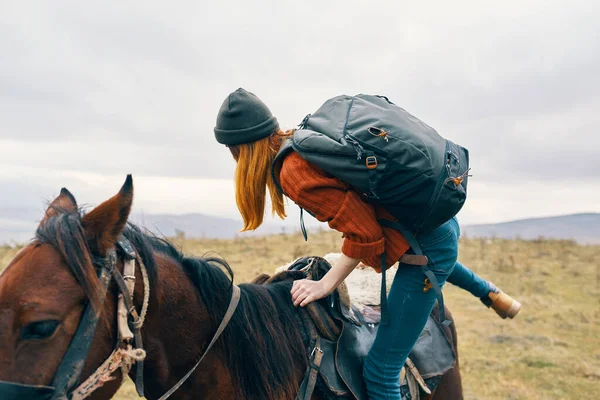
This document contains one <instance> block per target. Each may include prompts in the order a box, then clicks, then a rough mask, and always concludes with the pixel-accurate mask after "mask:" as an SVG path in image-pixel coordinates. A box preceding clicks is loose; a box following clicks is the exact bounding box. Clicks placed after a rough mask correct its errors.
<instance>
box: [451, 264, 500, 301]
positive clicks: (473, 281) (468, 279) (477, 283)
mask: <svg viewBox="0 0 600 400" xmlns="http://www.w3.org/2000/svg"><path fill="white" fill-rule="evenodd" d="M447 281H448V282H449V283H451V284H453V285H455V286H458V287H460V288H461V289H464V290H467V291H469V292H471V294H472V295H473V296H475V297H479V298H481V297H484V296H487V295H488V293H489V292H493V291H495V289H496V288H495V286H494V285H492V284H491V283H490V282H488V281H486V280H485V279H482V278H480V277H479V276H477V275H476V274H475V273H474V272H473V271H471V270H470V269H469V268H467V267H465V266H464V265H462V264H461V263H460V262H459V261H457V262H456V264H455V265H454V269H453V270H452V273H451V274H450V276H448V279H447Z"/></svg>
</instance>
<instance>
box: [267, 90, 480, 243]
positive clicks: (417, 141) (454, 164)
mask: <svg viewBox="0 0 600 400" xmlns="http://www.w3.org/2000/svg"><path fill="white" fill-rule="evenodd" d="M292 150H294V151H296V152H297V153H298V154H299V155H300V156H301V157H302V158H304V159H305V160H307V161H309V162H311V163H313V164H315V165H317V166H318V167H320V168H322V169H323V170H325V171H326V172H327V173H329V174H331V175H333V176H335V177H336V178H338V179H340V180H341V181H343V182H345V183H347V184H349V185H350V186H351V187H352V188H353V189H354V190H356V191H357V192H358V193H361V194H362V196H363V197H364V199H366V200H367V201H369V202H371V203H378V204H381V205H382V206H383V207H384V208H385V209H386V210H387V211H389V212H390V213H391V214H392V215H393V216H394V217H396V218H397V219H398V221H399V222H400V223H401V224H402V225H403V228H404V229H403V230H405V231H408V232H410V233H412V234H413V235H417V234H418V233H420V232H428V231H431V230H433V229H435V228H437V227H439V226H440V225H442V224H443V223H445V222H446V221H448V220H449V219H451V218H452V217H454V216H455V215H456V214H457V213H458V212H459V211H460V209H461V208H462V206H463V204H464V203H465V200H466V197H467V180H468V172H469V152H468V150H467V149H465V148H463V147H461V146H459V145H457V144H455V143H453V142H451V141H450V140H446V139H444V138H443V137H442V136H440V135H439V134H438V133H437V132H436V131H435V129H433V128H432V127H430V126H429V125H427V124H425V123H424V122H422V121H421V120H419V119H418V118H416V117H414V116H412V115H411V114H409V113H408V112H407V111H405V110H404V109H402V108H400V107H398V106H397V105H395V104H394V103H392V102H391V101H389V100H388V98H387V97H384V96H372V95H364V94H359V95H357V96H345V95H342V96H337V97H334V98H331V99H329V100H327V101H326V102H325V103H324V104H323V105H322V106H321V107H320V108H319V109H318V110H317V111H315V112H314V113H313V114H309V115H307V116H306V117H305V118H304V120H303V121H302V123H301V124H300V126H299V129H297V130H296V131H295V132H294V134H293V136H292V137H291V140H288V141H287V142H286V143H285V144H284V146H282V149H281V150H280V152H279V154H278V155H277V156H276V159H275V163H276V162H277V161H278V159H281V158H282V157H283V156H284V155H285V154H287V153H288V152H290V151H292Z"/></svg>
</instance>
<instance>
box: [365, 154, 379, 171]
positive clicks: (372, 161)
mask: <svg viewBox="0 0 600 400" xmlns="http://www.w3.org/2000/svg"><path fill="white" fill-rule="evenodd" d="M365 164H366V165H367V168H368V169H375V168H377V157H375V156H368V157H367V158H366V159H365Z"/></svg>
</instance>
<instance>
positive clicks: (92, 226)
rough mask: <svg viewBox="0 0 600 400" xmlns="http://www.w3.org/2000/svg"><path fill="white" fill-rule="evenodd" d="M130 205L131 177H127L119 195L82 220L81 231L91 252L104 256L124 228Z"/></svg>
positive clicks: (131, 195) (131, 197)
mask: <svg viewBox="0 0 600 400" xmlns="http://www.w3.org/2000/svg"><path fill="white" fill-rule="evenodd" d="M132 203H133V179H132V178H131V175H127V179H126V180H125V183H124V184H123V187H121V190H120V191H119V193H117V194H116V195H115V196H113V197H111V198H110V199H108V200H106V201H105V202H104V203H102V204H100V205H99V206H98V207H96V208H94V209H93V210H92V211H90V212H89V213H87V214H86V215H85V216H84V217H83V218H82V220H81V222H82V225H83V229H84V231H85V234H86V236H87V238H88V240H89V243H90V246H91V248H92V251H96V252H98V253H99V254H100V255H104V254H106V251H107V250H108V249H110V248H111V247H112V246H113V245H114V244H115V242H116V241H117V239H118V238H119V235H120V234H121V232H122V231H123V228H125V224H126V223H127V219H128V218H129V213H130V212H131V205H132Z"/></svg>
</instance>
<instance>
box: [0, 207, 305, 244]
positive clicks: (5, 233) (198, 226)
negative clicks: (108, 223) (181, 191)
mask: <svg viewBox="0 0 600 400" xmlns="http://www.w3.org/2000/svg"><path fill="white" fill-rule="evenodd" d="M42 215H43V211H42V210H38V209H32V208H18V207H11V208H0V244H2V243H11V242H14V243H23V242H26V241H28V240H30V239H31V238H32V237H33V235H34V233H35V228H36V226H37V224H38V223H39V220H40V219H41V217H42ZM131 221H132V222H134V223H136V224H139V225H141V226H143V227H145V228H147V229H149V230H151V231H153V232H155V233H157V234H159V235H163V236H175V235H177V234H178V233H183V234H184V235H185V236H186V237H195V238H203V237H206V238H213V239H231V238H233V237H235V236H236V235H237V236H255V235H272V234H277V233H282V232H286V233H291V232H296V231H298V230H299V225H298V221H297V220H295V219H294V220H292V219H291V218H290V219H288V220H287V221H285V222H283V221H282V222H280V223H277V222H266V223H265V224H263V225H262V226H261V227H260V228H258V229H257V230H256V231H253V232H243V233H240V232H239V230H240V229H241V228H242V227H243V223H242V221H241V220H235V219H229V218H221V217H214V216H210V215H204V214H182V215H171V214H142V213H134V214H133V215H132V216H131ZM307 225H308V226H309V227H310V226H313V227H314V223H312V224H311V222H309V221H308V220H307Z"/></svg>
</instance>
